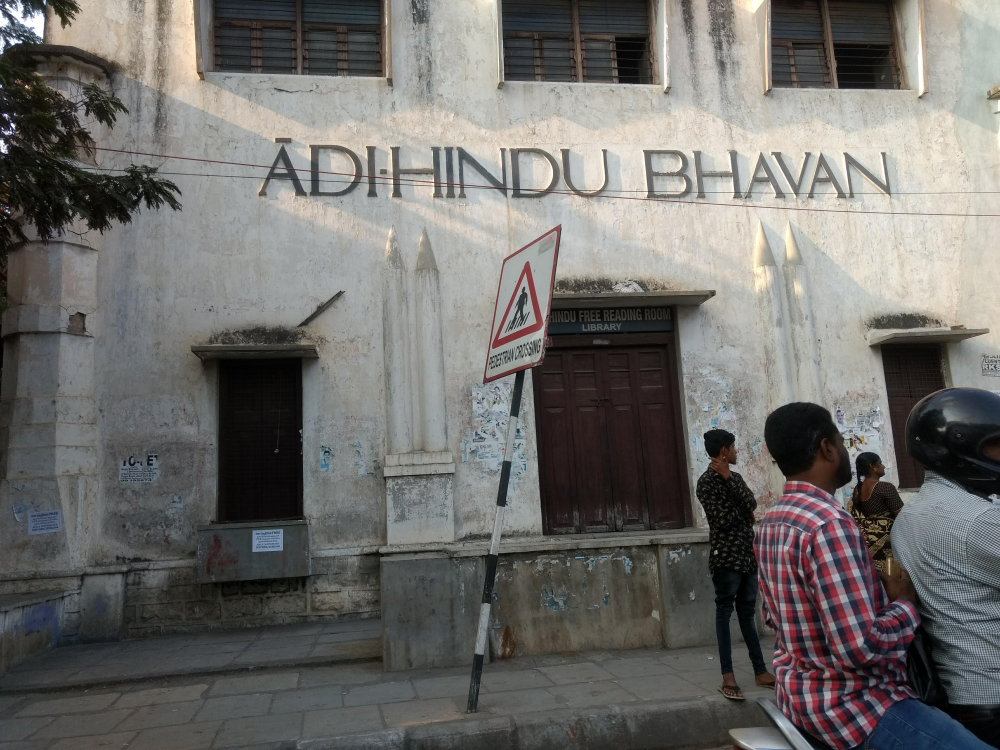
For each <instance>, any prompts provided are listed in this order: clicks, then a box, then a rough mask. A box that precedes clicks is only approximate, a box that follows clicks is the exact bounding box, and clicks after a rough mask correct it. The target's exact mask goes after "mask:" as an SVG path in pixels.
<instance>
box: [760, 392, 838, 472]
mask: <svg viewBox="0 0 1000 750" xmlns="http://www.w3.org/2000/svg"><path fill="white" fill-rule="evenodd" d="M823 438H828V439H830V440H837V439H839V438H840V431H839V430H838V429H837V425H835V424H834V423H833V417H832V416H830V412H829V411H827V410H826V409H824V408H823V407H822V406H820V405H819V404H809V403H803V402H796V403H792V404H785V405H784V406H780V407H778V408H777V409H775V410H774V411H773V412H772V413H771V415H770V416H769V417H768V418H767V421H766V422H765V423H764V442H765V443H767V449H768V451H770V453H771V457H772V458H773V459H774V460H775V461H777V463H778V468H779V469H781V473H782V474H784V475H785V476H786V477H789V476H793V475H795V474H800V473H802V472H803V471H807V470H808V469H809V468H810V467H811V466H812V465H813V462H814V461H815V460H816V454H817V453H819V446H820V443H822V442H823Z"/></svg>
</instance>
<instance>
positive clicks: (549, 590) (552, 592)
mask: <svg viewBox="0 0 1000 750" xmlns="http://www.w3.org/2000/svg"><path fill="white" fill-rule="evenodd" d="M541 595H542V606H544V607H546V608H547V609H551V610H552V611H553V612H564V611H565V610H566V600H567V599H568V598H569V594H568V592H567V591H566V587H565V586H560V587H559V588H558V589H556V588H553V587H552V586H549V585H548V584H546V585H545V586H542V592H541Z"/></svg>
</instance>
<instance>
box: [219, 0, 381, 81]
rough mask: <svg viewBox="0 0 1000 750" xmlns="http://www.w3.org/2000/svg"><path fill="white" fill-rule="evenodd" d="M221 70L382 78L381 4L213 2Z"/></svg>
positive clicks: (377, 0)
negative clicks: (380, 76)
mask: <svg viewBox="0 0 1000 750" xmlns="http://www.w3.org/2000/svg"><path fill="white" fill-rule="evenodd" d="M215 61H216V69H217V70H230V71H241V72H246V73H303V74H308V75H341V76H379V75H382V74H383V72H382V71H383V64H382V0H215Z"/></svg>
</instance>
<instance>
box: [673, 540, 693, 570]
mask: <svg viewBox="0 0 1000 750" xmlns="http://www.w3.org/2000/svg"><path fill="white" fill-rule="evenodd" d="M691 552H692V550H691V546H690V545H685V546H683V547H681V548H680V549H674V548H671V549H668V550H667V564H668V565H677V563H679V562H681V561H683V559H684V558H685V557H687V556H688V555H690V554H691Z"/></svg>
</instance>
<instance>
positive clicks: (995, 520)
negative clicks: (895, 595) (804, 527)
mask: <svg viewBox="0 0 1000 750" xmlns="http://www.w3.org/2000/svg"><path fill="white" fill-rule="evenodd" d="M906 450H907V452H908V453H909V454H910V455H911V456H912V457H913V458H914V459H915V460H916V461H919V462H920V463H921V464H923V466H924V467H925V468H926V469H927V474H926V478H925V479H924V485H923V487H921V488H920V491H919V492H918V493H917V494H916V495H915V496H914V497H913V498H912V499H911V500H909V501H908V502H907V503H906V505H905V506H904V507H903V510H902V511H901V512H900V514H899V515H898V516H897V517H896V522H895V524H894V525H893V529H892V547H893V550H894V553H895V555H896V558H897V560H899V562H900V563H901V564H902V565H903V567H904V568H905V569H906V570H907V571H908V572H909V574H910V576H911V578H912V579H913V584H914V586H915V587H916V590H917V594H918V596H919V601H918V610H919V612H920V617H921V620H922V622H923V625H924V629H925V630H926V632H927V634H928V635H929V636H930V637H931V641H932V643H933V658H934V662H935V665H936V666H937V669H938V673H939V675H940V677H941V682H942V684H943V685H944V688H945V692H946V693H947V694H948V703H949V705H948V706H947V707H946V710H947V711H948V713H950V714H951V715H952V716H953V717H954V718H956V719H957V720H958V721H960V722H961V723H962V724H964V725H965V726H966V727H967V728H968V729H969V730H971V731H972V732H973V733H974V734H975V735H977V736H978V737H979V738H980V739H982V740H983V741H985V742H987V743H989V744H991V745H993V746H994V747H1000V501H997V500H996V497H997V495H1000V395H997V394H995V393H992V392H991V391H983V390H978V389H975V388H948V389H945V390H943V391H938V392H937V393H932V394H931V395H929V396H927V397H926V398H924V399H923V400H922V401H920V402H919V403H918V404H917V405H916V406H915V407H913V411H912V412H910V416H909V418H908V419H907V421H906Z"/></svg>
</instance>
